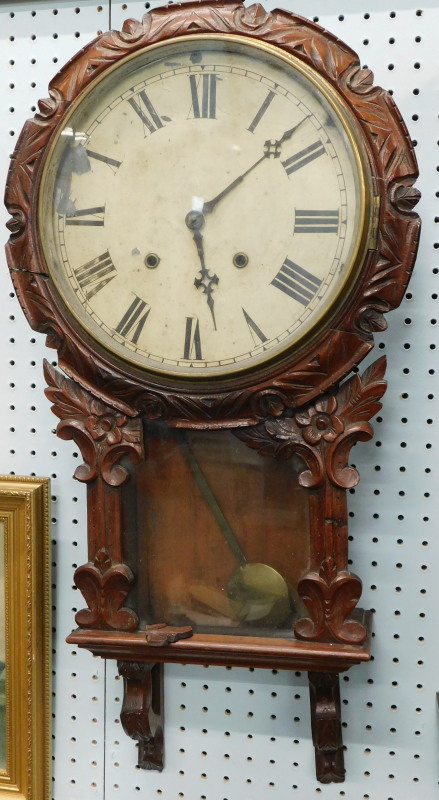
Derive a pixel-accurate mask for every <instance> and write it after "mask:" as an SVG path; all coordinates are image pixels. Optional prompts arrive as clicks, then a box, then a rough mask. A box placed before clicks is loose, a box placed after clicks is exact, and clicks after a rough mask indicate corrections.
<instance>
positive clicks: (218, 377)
mask: <svg viewBox="0 0 439 800" xmlns="http://www.w3.org/2000/svg"><path fill="white" fill-rule="evenodd" d="M194 40H198V41H201V40H202V41H206V40H207V41H214V42H223V41H224V40H226V41H228V42H235V43H238V44H239V45H241V46H244V47H246V46H248V47H250V48H254V49H256V50H261V51H266V52H268V53H270V54H271V55H272V56H274V57H275V58H278V59H280V60H282V61H284V62H285V63H287V64H289V65H290V66H292V67H293V68H294V69H296V70H297V71H298V72H300V73H301V74H302V75H304V76H305V77H306V78H307V79H308V80H310V82H311V83H313V84H314V86H315V87H316V88H317V89H318V90H319V91H320V92H321V93H322V94H323V96H324V98H325V100H326V101H327V102H328V103H329V105H330V106H331V107H332V108H333V110H334V112H335V114H336V115H337V116H338V118H339V120H340V121H341V125H342V128H343V130H344V132H345V134H346V136H347V138H348V140H349V143H350V146H351V150H352V153H353V156H354V161H355V164H356V167H357V170H356V172H357V179H358V185H359V195H360V203H359V208H360V212H359V217H360V219H362V225H360V226H359V230H358V231H357V235H356V238H355V243H354V246H353V250H352V257H351V264H350V266H349V268H347V269H346V272H345V275H344V277H343V280H342V281H341V282H340V285H339V287H338V290H337V292H336V293H335V295H334V297H333V299H332V302H331V304H330V306H329V308H326V309H325V310H323V311H322V312H321V313H320V314H318V315H317V316H316V317H315V319H314V322H313V324H312V325H311V327H310V328H309V329H307V330H306V331H305V332H304V333H303V334H302V336H300V337H298V338H296V339H294V340H293V341H291V339H290V341H289V342H287V343H286V344H285V347H284V348H282V349H278V350H276V352H274V353H273V352H270V351H268V354H267V356H266V357H265V358H260V357H259V356H258V357H257V359H258V360H257V361H256V363H253V364H248V363H247V364H246V365H243V366H238V367H234V368H233V370H229V371H226V368H224V367H223V368H221V367H206V368H202V367H198V368H197V369H196V370H194V369H189V368H188V369H187V370H186V371H183V370H182V369H179V370H175V369H172V367H170V368H167V369H161V368H160V369H159V368H155V366H154V364H151V363H148V365H146V364H145V362H144V360H142V361H140V360H136V359H135V358H133V357H130V353H131V351H129V350H127V352H126V353H122V352H120V350H119V349H116V348H114V349H113V348H111V347H109V346H108V345H107V342H106V339H105V340H102V339H101V338H99V337H98V335H97V331H95V330H94V328H93V329H91V327H90V328H89V327H85V326H84V323H83V321H82V320H81V318H80V316H79V315H78V314H77V313H75V310H74V308H72V306H71V304H70V303H69V301H68V298H66V296H65V293H64V292H63V291H62V289H61V288H60V283H59V281H58V280H57V278H56V276H55V274H54V271H52V270H51V269H50V266H49V260H48V258H47V253H46V247H45V244H44V238H45V237H44V232H43V228H42V225H41V220H42V219H43V218H44V204H45V203H47V197H43V194H44V191H45V188H46V179H47V173H48V171H49V168H50V161H51V157H52V154H53V151H54V150H55V148H56V146H57V143H58V141H59V138H60V136H61V133H62V130H64V129H65V127H66V126H67V124H68V121H69V119H70V118H71V116H72V115H73V114H74V113H75V111H76V109H77V107H78V106H79V105H80V104H81V103H82V102H83V101H84V99H85V98H86V97H87V96H88V95H89V94H90V93H91V92H93V91H95V90H96V88H97V87H98V86H99V84H100V83H101V82H102V81H103V80H105V79H106V78H107V77H108V76H109V75H110V74H111V73H112V72H114V71H116V70H117V69H119V68H120V67H121V66H122V65H125V64H127V63H128V62H129V61H132V60H134V59H138V58H140V57H141V55H142V53H144V52H145V51H148V52H155V51H156V50H160V49H162V48H169V47H170V46H171V47H172V46H173V45H174V44H181V43H183V42H184V43H188V37H187V36H177V37H172V38H170V39H166V40H164V41H161V42H157V43H154V44H150V45H147V46H146V47H144V48H142V49H140V50H136V51H135V52H133V53H131V54H130V55H128V56H126V57H124V58H121V59H119V60H118V61H116V62H115V63H113V64H112V65H111V66H109V67H108V68H107V69H106V70H105V71H103V72H102V73H101V74H100V75H99V76H98V78H97V79H96V80H95V81H93V82H92V83H91V84H90V85H89V86H87V87H86V89H84V90H83V91H82V92H81V93H80V94H79V95H78V97H76V98H75V100H74V101H73V102H72V104H71V106H70V108H69V110H68V112H67V113H66V115H65V116H64V117H63V119H62V121H61V123H60V125H59V127H58V128H57V129H56V130H55V132H54V135H53V136H52V140H51V142H50V146H49V147H48V149H47V152H46V154H45V157H44V161H43V168H42V172H41V180H40V183H39V189H38V198H37V229H38V232H39V238H40V241H41V243H42V252H43V257H44V260H45V262H46V266H47V270H48V273H49V275H50V276H51V278H52V279H53V282H54V284H55V287H56V290H57V292H58V294H59V296H60V297H61V299H62V301H63V303H64V305H65V307H66V309H67V311H68V313H69V314H70V315H71V316H72V317H73V318H74V319H75V320H76V323H77V324H79V326H80V327H81V329H82V330H84V331H85V332H86V334H87V335H88V336H89V337H90V338H91V339H92V340H93V341H94V342H96V343H97V344H98V345H99V346H100V347H102V348H103V350H104V352H106V353H108V354H111V356H112V358H115V359H116V360H117V361H119V362H120V363H126V364H129V365H131V367H132V368H134V369H135V370H137V371H140V372H141V373H142V374H145V375H148V374H151V375H152V376H155V377H156V378H159V379H160V378H161V379H164V380H166V379H172V380H173V381H177V382H178V383H182V384H184V383H192V384H193V385H198V386H200V385H201V384H202V383H205V384H207V383H209V382H211V381H215V382H216V383H227V382H228V381H230V380H233V379H239V377H240V376H244V377H247V376H249V375H255V376H256V375H257V374H258V373H260V372H261V371H262V370H265V369H267V367H270V368H271V367H274V366H275V365H276V364H277V363H279V362H285V360H286V358H289V357H291V358H293V357H297V355H298V354H299V353H300V352H302V351H304V350H305V349H306V348H307V346H309V345H310V344H311V343H312V342H313V341H315V340H316V338H317V337H318V336H319V335H320V334H321V332H322V324H323V326H324V328H325V329H326V328H327V327H328V326H329V323H330V322H331V321H332V320H333V319H334V317H335V316H336V315H337V313H338V311H339V309H340V307H341V303H340V298H341V296H342V295H343V300H345V299H346V298H347V297H348V296H349V294H350V292H351V289H352V288H353V287H354V286H355V283H356V280H357V278H358V275H359V273H360V272H361V267H362V265H363V263H364V261H365V258H366V256H367V252H368V250H369V249H372V248H373V247H374V246H375V242H374V241H373V238H374V230H375V229H376V222H377V219H378V217H379V210H380V197H379V195H375V194H374V193H373V187H372V174H371V169H370V163H369V160H368V157H367V154H366V149H365V147H364V144H363V141H362V134H361V129H360V127H359V125H358V123H357V121H356V119H355V117H354V115H353V114H352V111H350V109H349V107H348V105H347V103H346V102H345V100H344V98H343V97H342V96H341V95H340V94H339V93H338V92H337V91H336V89H335V88H334V87H333V86H332V85H331V84H330V83H329V81H328V80H327V79H326V78H324V77H323V76H322V75H320V74H319V73H318V72H317V71H316V70H314V68H312V67H310V66H309V65H307V64H305V63H304V62H303V61H301V60H300V59H299V58H298V57H297V56H296V55H294V54H292V53H290V52H287V51H285V50H283V49H282V48H281V47H279V46H278V45H277V44H276V45H274V44H271V43H268V42H264V41H260V40H258V39H253V38H251V37H247V36H242V35H240V34H229V33H224V34H219V33H213V34H209V33H203V34H191V36H190V43H191V44H192V42H193V41H194ZM145 360H146V359H145Z"/></svg>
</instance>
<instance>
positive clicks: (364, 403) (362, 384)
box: [235, 356, 386, 489]
mask: <svg viewBox="0 0 439 800" xmlns="http://www.w3.org/2000/svg"><path fill="white" fill-rule="evenodd" d="M385 369H386V359H385V356H383V357H382V358H380V359H378V361H375V362H374V364H372V366H370V367H369V368H368V369H367V370H366V371H365V372H364V374H363V375H362V376H361V377H360V375H353V376H352V377H351V378H349V380H347V381H346V382H345V383H344V384H342V386H341V387H340V388H339V389H338V391H337V392H336V393H334V394H329V395H324V396H323V397H322V398H320V399H319V400H318V401H317V402H316V403H315V404H314V405H312V404H310V405H308V406H305V407H304V408H302V409H300V410H299V411H297V412H296V413H295V414H293V415H292V416H284V417H281V418H278V419H275V418H269V419H267V420H266V422H263V423H261V424H259V425H256V426H254V427H251V428H238V429H237V430H236V431H235V436H237V437H238V439H242V441H244V442H245V443H246V444H247V445H248V446H249V447H251V448H253V449H254V450H258V452H259V453H260V454H261V455H264V456H272V457H275V458H282V459H283V458H290V457H291V455H292V454H293V453H297V454H298V455H300V456H301V457H302V459H303V461H304V462H305V464H306V466H307V469H306V470H304V471H302V473H301V474H300V476H299V482H300V484H301V485H302V486H305V487H307V488H309V489H310V488H316V487H318V486H321V485H322V484H323V481H324V480H325V477H326V476H327V477H328V478H329V480H330V481H331V483H333V484H334V486H337V487H339V488H342V489H350V488H352V487H353V486H355V485H356V484H357V483H358V481H359V475H358V473H357V471H356V470H355V469H354V468H353V467H350V466H348V463H347V459H348V456H349V451H350V448H351V447H352V446H353V445H354V444H355V442H357V441H367V440H368V439H371V438H372V436H373V430H372V427H371V425H370V424H369V419H371V418H372V417H373V416H374V415H375V414H377V413H378V411H379V409H380V408H381V403H380V398H381V397H382V396H383V394H384V392H385V390H386V382H385V381H384V380H383V377H384V373H385Z"/></svg>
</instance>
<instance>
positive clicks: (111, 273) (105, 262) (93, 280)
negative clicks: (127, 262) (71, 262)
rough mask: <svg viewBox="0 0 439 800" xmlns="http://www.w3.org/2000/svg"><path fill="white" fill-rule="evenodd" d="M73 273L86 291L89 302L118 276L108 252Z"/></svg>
mask: <svg viewBox="0 0 439 800" xmlns="http://www.w3.org/2000/svg"><path fill="white" fill-rule="evenodd" d="M73 273H74V276H75V278H76V280H77V281H78V283H79V286H80V287H81V289H82V290H83V291H85V297H86V299H87V300H90V299H91V298H92V297H94V295H95V294H97V293H98V292H100V291H101V289H103V288H104V286H106V285H107V283H110V281H112V280H113V278H115V277H116V274H117V273H116V267H115V266H114V264H113V262H112V260H111V257H110V253H109V252H108V250H107V251H106V252H105V253H102V255H100V256H97V258H94V259H93V260H92V261H88V262H87V263H86V264H83V265H82V267H78V268H77V269H74V270H73Z"/></svg>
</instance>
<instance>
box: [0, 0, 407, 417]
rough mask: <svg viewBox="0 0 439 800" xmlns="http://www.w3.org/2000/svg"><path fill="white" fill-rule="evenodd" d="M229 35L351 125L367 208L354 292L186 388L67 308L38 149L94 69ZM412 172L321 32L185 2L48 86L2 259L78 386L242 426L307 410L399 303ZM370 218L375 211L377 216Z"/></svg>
mask: <svg viewBox="0 0 439 800" xmlns="http://www.w3.org/2000/svg"><path fill="white" fill-rule="evenodd" d="M203 33H208V34H219V35H221V34H225V33H234V34H238V35H241V36H243V37H251V38H252V39H256V40H263V41H267V42H271V43H272V44H274V45H276V46H277V47H279V48H281V49H282V50H284V51H286V52H287V53H291V54H293V55H294V56H295V57H297V58H298V59H300V60H301V61H304V62H305V63H306V64H307V65H309V66H310V67H312V68H313V69H315V70H317V72H319V73H320V75H322V76H323V77H324V78H325V79H326V80H327V81H329V83H330V84H332V86H333V87H335V89H336V91H337V92H338V93H339V95H340V98H341V100H342V101H343V103H344V104H345V105H346V107H347V108H348V109H349V113H350V114H351V115H352V118H353V119H354V120H355V124H356V126H357V128H358V131H359V135H360V137H361V139H362V141H363V145H364V149H365V152H366V157H367V161H368V163H369V169H370V173H371V178H372V186H373V192H374V197H375V199H374V209H375V212H374V213H372V214H371V223H370V224H371V230H370V237H369V238H370V241H369V244H368V247H369V249H367V250H366V251H365V254H364V263H363V266H362V269H361V272H360V273H359V275H358V278H357V280H356V283H355V286H354V287H353V289H352V291H351V292H350V293H347V294H345V297H344V300H343V302H341V303H340V304H339V307H338V308H337V310H336V312H335V313H334V314H333V315H332V316H331V317H329V318H328V319H327V320H326V322H325V323H324V324H323V325H322V326H321V329H320V332H319V334H318V335H317V336H316V337H315V338H314V340H313V341H312V342H308V344H307V345H306V346H303V347H302V348H299V349H297V350H295V351H291V352H290V353H289V354H287V355H286V356H285V357H284V358H283V359H281V360H279V361H277V362H276V363H274V364H272V365H271V366H268V367H264V368H262V369H259V370H253V371H250V372H248V373H246V374H243V375H241V376H240V377H236V378H234V379H232V380H230V379H229V380H227V381H223V382H221V380H215V381H209V382H204V383H203V382H198V381H197V382H196V383H194V382H193V383H188V382H186V383H185V382H184V381H178V380H177V379H171V378H170V379H169V380H166V379H164V378H163V379H160V378H158V377H157V376H154V375H153V374H152V373H150V374H148V373H147V372H146V371H145V372H141V371H140V370H137V369H135V368H134V367H132V366H130V364H129V363H128V362H124V361H122V360H119V359H117V358H116V357H115V356H111V355H110V354H109V353H107V352H105V351H104V350H103V349H102V348H101V347H99V346H98V345H97V344H96V342H95V341H93V340H92V339H91V338H90V337H88V336H87V335H86V334H85V333H84V332H83V331H81V330H80V326H79V325H78V323H76V322H75V320H74V318H73V317H72V316H71V314H70V313H69V311H68V310H67V308H65V307H64V305H63V303H62V301H61V299H60V298H59V296H58V294H57V291H56V289H55V287H54V285H53V282H52V280H51V278H50V276H49V275H48V270H47V267H46V264H45V262H44V258H43V255H42V251H41V246H40V242H39V237H38V230H37V202H38V192H39V186H40V180H41V173H42V168H43V165H44V159H45V154H46V152H47V146H48V143H49V141H50V140H51V139H52V137H53V135H54V133H55V131H56V130H57V129H58V126H62V125H63V120H64V118H65V114H66V113H67V112H68V110H69V108H70V105H71V103H72V101H73V100H75V98H76V97H77V96H78V94H79V93H80V92H82V91H84V90H85V89H86V88H88V87H89V86H90V85H91V84H92V82H93V81H94V80H96V79H97V78H98V77H99V76H100V75H101V74H102V72H103V71H104V70H105V69H107V68H109V67H111V66H113V65H114V64H116V63H117V62H118V61H120V60H121V59H123V58H125V57H127V56H129V55H131V54H133V53H137V52H138V51H139V50H141V49H142V48H144V47H146V46H148V45H150V44H154V43H157V42H164V41H167V40H169V39H170V38H172V37H173V36H175V35H177V34H178V35H179V36H191V35H193V34H203ZM416 176H417V165H416V158H415V154H414V150H413V147H412V145H411V142H410V139H409V136H408V133H407V130H406V128H405V125H404V123H403V121H402V120H401V117H400V115H399V112H398V111H397V109H396V106H395V104H394V102H393V100H392V98H391V96H390V95H389V94H388V93H387V92H385V91H384V90H383V89H381V88H379V87H375V86H374V85H373V75H372V73H371V71H370V70H368V69H362V68H361V66H360V63H359V60H358V57H357V56H356V54H355V53H354V52H353V51H352V50H351V49H350V48H349V47H347V46H346V45H344V44H343V43H342V42H340V41H339V40H338V39H337V38H336V37H335V36H333V35H331V34H330V33H328V32H327V31H324V30H323V29H322V28H320V27H319V26H318V25H316V24H314V23H312V22H308V21H306V20H305V19H303V18H302V17H296V16H294V15H291V14H289V13H287V12H284V11H279V10H275V11H273V12H272V13H269V12H266V11H265V10H264V9H263V8H262V6H260V5H259V4H255V5H253V6H250V7H248V8H246V7H244V6H243V5H242V4H241V3H238V2H235V0H231V2H216V3H215V4H211V3H206V2H201V3H198V2H197V3H191V2H189V3H184V4H182V5H175V6H168V7H164V8H158V9H154V10H152V11H151V12H150V13H148V14H146V15H145V16H144V18H143V20H142V21H141V22H135V21H134V20H128V21H126V22H125V24H124V28H123V30H122V32H117V31H110V32H109V33H104V34H102V35H101V36H98V37H97V38H96V39H95V40H94V41H93V42H91V43H90V44H89V45H87V46H86V47H85V48H83V49H82V50H81V51H80V52H79V53H78V54H77V55H76V56H74V57H73V58H72V59H71V60H70V61H69V62H68V64H66V65H65V66H64V67H63V68H62V69H61V70H60V72H59V73H58V75H56V76H55V78H54V79H53V80H52V81H51V83H50V86H49V98H48V99H47V100H42V101H40V103H39V112H38V113H37V114H36V115H35V117H34V119H32V120H29V121H28V122H27V123H26V125H25V127H24V129H23V131H22V133H21V136H20V138H19V141H18V143H17V147H16V150H15V153H14V155H13V158H12V162H11V167H10V171H9V175H8V180H7V188H6V196H5V200H6V205H7V207H8V209H9V212H10V214H11V215H12V216H11V220H10V221H9V223H8V227H9V230H10V234H11V235H10V239H9V243H8V245H7V256H8V263H9V267H10V270H11V275H12V279H13V281H14V285H15V288H16V291H17V294H18V296H19V299H20V302H21V304H22V306H23V309H24V311H25V313H26V316H27V318H28V320H29V323H30V324H31V326H32V327H33V328H34V329H35V330H39V331H42V332H44V333H46V334H47V337H48V339H47V342H48V344H49V345H51V346H53V347H56V348H57V350H58V357H59V364H60V366H61V367H62V368H63V369H64V370H65V371H66V372H67V374H69V375H70V376H72V377H74V378H75V380H77V381H78V382H79V383H81V385H82V386H83V387H85V388H86V389H88V390H89V391H90V392H92V394H94V395H95V396H96V397H99V398H101V399H102V400H103V401H104V402H105V403H107V404H110V405H114V406H115V407H117V408H118V409H119V410H120V411H121V412H122V413H126V414H129V415H132V416H135V415H136V414H137V413H140V412H141V413H145V414H146V416H147V417H148V418H150V419H165V420H168V421H169V423H170V424H173V425H186V426H189V427H196V426H198V427H217V426H220V425H227V426H229V427H232V426H239V425H250V424H254V423H256V422H258V421H259V420H262V419H264V418H265V417H266V416H267V415H268V414H270V415H273V416H281V415H282V414H283V413H284V412H285V409H289V408H295V407H297V406H301V405H304V404H306V403H309V402H310V401H311V400H313V399H314V398H315V397H317V396H318V395H320V394H321V393H322V392H324V391H326V390H327V389H328V387H330V386H331V385H332V384H333V383H334V382H337V381H340V380H341V379H342V378H343V377H344V376H345V375H346V374H347V373H348V372H349V371H350V370H351V369H352V367H353V366H355V365H356V364H357V363H358V362H359V361H361V359H362V358H364V356H365V355H366V354H367V353H368V352H369V350H370V349H371V348H372V347H373V333H374V331H382V330H383V329H384V328H385V327H386V323H385V320H384V317H383V314H384V313H386V312H387V311H389V310H390V309H392V308H395V307H396V306H397V305H398V304H399V303H400V301H401V299H402V296H403V293H404V291H405V288H406V286H407V282H408V280H409V278H410V274H411V270H412V267H413V263H414V259H415V255H416V250H417V245H418V239H419V228H420V221H419V217H418V216H417V215H416V214H415V213H414V211H413V208H414V206H415V205H416V203H417V201H418V199H419V192H418V190H417V189H415V188H414V187H413V182H414V180H415V178H416ZM378 209H379V214H378V216H376V213H377V212H378Z"/></svg>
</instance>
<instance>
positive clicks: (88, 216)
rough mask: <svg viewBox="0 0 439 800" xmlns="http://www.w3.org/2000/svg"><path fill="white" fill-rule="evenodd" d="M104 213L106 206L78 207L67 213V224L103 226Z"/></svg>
mask: <svg viewBox="0 0 439 800" xmlns="http://www.w3.org/2000/svg"><path fill="white" fill-rule="evenodd" d="M104 214H105V206H95V207H94V208H77V209H76V211H74V212H73V214H66V225H84V226H87V225H89V226H102V225H103V224H104Z"/></svg>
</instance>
